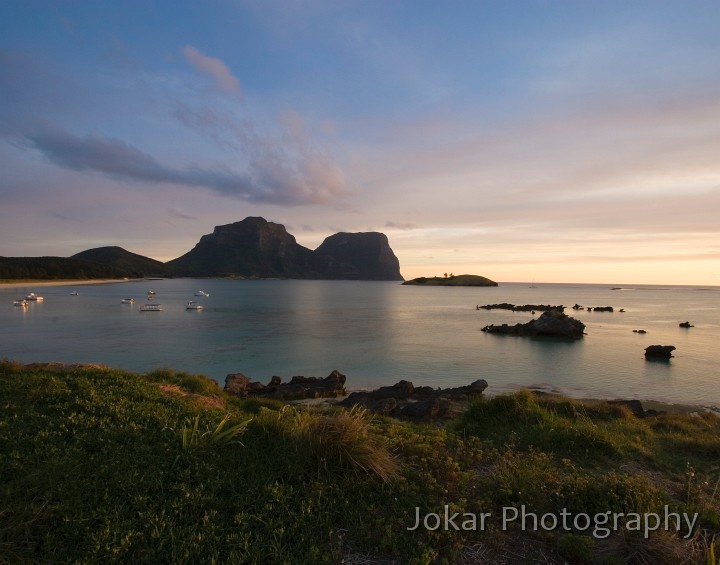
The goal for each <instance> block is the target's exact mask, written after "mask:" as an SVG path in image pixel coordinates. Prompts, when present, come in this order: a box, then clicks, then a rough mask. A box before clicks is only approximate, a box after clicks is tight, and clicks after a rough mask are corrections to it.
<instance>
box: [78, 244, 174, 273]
mask: <svg viewBox="0 0 720 565" xmlns="http://www.w3.org/2000/svg"><path fill="white" fill-rule="evenodd" d="M71 259H82V260H84V261H93V262H95V263H100V264H102V265H110V266H112V267H115V268H117V269H120V270H122V271H124V272H125V273H126V274H125V275H124V276H128V277H154V276H163V275H165V274H166V271H167V268H166V267H165V264H164V263H162V262H161V261H156V260H155V259H150V258H149V257H144V256H143V255H138V254H137V253H131V252H130V251H126V250H125V249H123V248H122V247H117V246H112V247H96V248H94V249H88V250H86V251H81V252H80V253H76V254H75V255H73V256H72V257H71Z"/></svg>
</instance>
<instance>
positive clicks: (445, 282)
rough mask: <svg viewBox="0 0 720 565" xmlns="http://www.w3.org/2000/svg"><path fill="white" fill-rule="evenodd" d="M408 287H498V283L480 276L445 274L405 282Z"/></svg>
mask: <svg viewBox="0 0 720 565" xmlns="http://www.w3.org/2000/svg"><path fill="white" fill-rule="evenodd" d="M403 284H407V285H422V286H497V285H498V283H496V282H495V281H492V280H490V279H488V278H487V277H482V276H480V275H453V274H452V273H450V274H449V275H448V274H445V276H442V277H417V278H415V279H412V280H409V281H405V282H404V283H403Z"/></svg>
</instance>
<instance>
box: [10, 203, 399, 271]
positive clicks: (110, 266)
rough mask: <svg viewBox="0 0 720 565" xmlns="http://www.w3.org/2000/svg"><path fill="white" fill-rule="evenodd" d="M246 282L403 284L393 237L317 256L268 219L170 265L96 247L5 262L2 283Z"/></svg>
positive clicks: (214, 239) (342, 239) (342, 242)
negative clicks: (203, 279) (160, 278)
mask: <svg viewBox="0 0 720 565" xmlns="http://www.w3.org/2000/svg"><path fill="white" fill-rule="evenodd" d="M157 276H175V277H243V278H288V279H336V280H376V281H401V280H403V277H402V275H401V274H400V263H399V261H398V259H397V257H396V256H395V253H393V250H392V249H391V248H390V244H389V243H388V238H387V236H386V235H385V234H382V233H378V232H366V233H336V234H335V235H331V236H330V237H328V238H326V239H325V241H323V243H322V244H321V245H320V246H319V247H318V248H317V249H315V250H311V249H308V248H307V247H303V246H302V245H300V244H298V243H297V241H296V240H295V237H294V236H292V235H291V234H289V233H288V232H287V230H286V229H285V226H283V225H281V224H275V223H273V222H268V221H267V220H265V219H264V218H260V217H248V218H245V219H244V220H242V221H240V222H235V223H232V224H226V225H224V226H216V227H215V229H214V230H213V232H212V233H210V234H207V235H204V236H202V237H201V238H200V241H199V242H198V243H197V245H195V247H194V248H193V249H191V250H190V251H188V252H187V253H185V254H184V255H182V256H180V257H178V258H177V259H173V260H172V261H168V262H167V263H162V262H161V261H156V260H155V259H150V258H149V257H144V256H143V255H138V254H137V253H131V252H130V251H127V250H125V249H123V248H122V247H117V246H109V247H97V248H94V249H88V250H86V251H82V252H80V253H77V254H75V255H73V256H72V257H69V258H66V257H0V278H6V279H20V278H27V279H33V278H34V279H47V278H51V279H53V278H54V279H57V278H66V279H88V278H123V277H131V278H138V277H157Z"/></svg>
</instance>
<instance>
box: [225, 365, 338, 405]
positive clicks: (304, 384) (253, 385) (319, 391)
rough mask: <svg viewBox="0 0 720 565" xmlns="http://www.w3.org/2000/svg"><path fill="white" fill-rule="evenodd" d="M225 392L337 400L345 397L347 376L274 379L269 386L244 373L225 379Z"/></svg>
mask: <svg viewBox="0 0 720 565" xmlns="http://www.w3.org/2000/svg"><path fill="white" fill-rule="evenodd" d="M224 390H225V392H227V393H229V394H232V395H234V396H239V397H240V398H248V397H250V396H260V397H264V398H275V399H278V400H305V399H308V398H337V397H338V396H344V395H345V394H346V392H345V375H343V374H342V373H340V372H339V371H333V372H332V373H330V374H329V375H328V376H327V377H325V378H324V379H323V378H320V377H303V376H297V377H293V378H292V379H290V382H287V383H283V382H282V379H281V378H280V377H272V379H270V382H269V383H268V384H266V385H265V384H262V383H260V382H257V381H252V380H251V379H250V378H249V377H246V376H245V375H243V374H242V373H234V374H230V375H228V376H227V377H225V388H224Z"/></svg>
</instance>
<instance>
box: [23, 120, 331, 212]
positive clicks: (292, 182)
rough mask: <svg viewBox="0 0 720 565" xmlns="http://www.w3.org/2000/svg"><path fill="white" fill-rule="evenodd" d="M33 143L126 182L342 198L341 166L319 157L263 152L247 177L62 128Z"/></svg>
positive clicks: (247, 194)
mask: <svg viewBox="0 0 720 565" xmlns="http://www.w3.org/2000/svg"><path fill="white" fill-rule="evenodd" d="M27 139H28V141H29V142H30V145H31V147H33V148H34V149H36V150H38V151H40V153H42V154H43V155H44V156H45V157H46V158H47V159H49V160H50V161H51V162H53V163H55V164H56V165H59V166H61V167H64V168H66V169H71V170H75V171H94V172H99V173H103V174H106V175H108V176H111V177H114V178H117V179H121V180H124V181H140V182H152V183H164V182H166V183H172V184H178V185H183V186H189V187H204V188H208V189H210V190H213V191H215V192H217V193H219V194H221V195H223V196H229V197H233V198H239V199H241V200H246V201H249V202H258V203H269V204H277V205H281V206H299V205H306V204H325V203H328V202H330V201H331V200H332V199H333V198H334V197H335V196H337V195H339V194H341V193H342V189H343V185H344V179H343V174H342V171H341V170H340V169H339V167H337V166H336V165H334V164H333V163H332V162H330V161H327V160H324V159H323V158H321V157H315V156H309V157H307V158H304V159H300V160H299V161H298V162H294V163H293V162H291V163H288V162H286V161H285V160H283V155H282V154H278V153H277V152H272V151H270V152H269V153H268V154H264V153H261V154H260V155H259V158H257V159H255V160H254V161H252V162H251V163H250V166H249V172H247V173H237V172H234V171H230V170H227V169H224V168H216V169H214V170H208V169H204V168H202V167H198V166H192V167H189V168H187V169H185V170H179V169H173V168H171V167H166V166H164V165H162V164H160V163H158V162H157V161H156V160H155V159H154V158H153V157H152V156H150V155H148V154H147V153H144V152H142V151H141V150H140V149H138V148H136V147H133V146H131V145H128V144H127V143H125V142H123V141H120V140H117V139H111V138H107V137H101V136H98V135H91V136H87V137H84V138H81V137H77V136H75V135H72V134H70V133H68V132H65V131H62V130H57V129H56V130H52V131H46V132H43V133H40V134H35V135H31V136H27Z"/></svg>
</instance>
